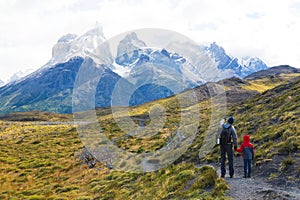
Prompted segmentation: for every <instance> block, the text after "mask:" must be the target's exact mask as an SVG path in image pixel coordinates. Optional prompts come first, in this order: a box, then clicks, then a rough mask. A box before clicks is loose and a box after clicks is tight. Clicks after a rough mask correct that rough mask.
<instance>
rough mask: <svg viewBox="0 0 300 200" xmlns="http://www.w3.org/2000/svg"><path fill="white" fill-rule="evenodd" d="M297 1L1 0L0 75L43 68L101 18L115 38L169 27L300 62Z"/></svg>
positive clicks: (238, 49)
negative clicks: (63, 40)
mask: <svg viewBox="0 0 300 200" xmlns="http://www.w3.org/2000/svg"><path fill="white" fill-rule="evenodd" d="M299 10H300V1H296V0H277V1H273V0H265V1H259V0H251V1H240V0H228V1H222V0H200V1H199V0H187V1H185V0H175V1H172V0H151V1H147V0H128V1H125V0H111V1H109V0H102V1H98V0H64V1H61V0H51V1H39V0H26V1H24V0H0V26H1V36H0V70H1V73H0V79H7V78H8V76H9V75H11V74H13V73H14V72H15V71H19V70H20V69H23V68H38V67H41V66H42V65H43V64H45V63H46V62H47V61H48V60H49V59H50V57H51V48H52V46H53V45H54V44H55V43H56V41H57V39H58V38H59V37H60V36H62V35H64V34H66V33H75V34H78V35H80V34H83V33H84V32H85V31H87V30H88V29H90V28H91V27H93V25H94V24H95V22H96V21H99V22H100V23H102V24H103V28H104V34H105V36H106V37H107V38H110V37H112V36H114V35H117V34H119V33H122V32H125V31H130V30H132V29H138V28H165V29H170V30H173V31H177V32H180V33H182V34H185V35H186V36H188V37H190V38H191V39H193V40H195V41H197V42H213V41H216V42H217V43H219V44H220V45H222V46H223V47H224V48H225V49H226V50H227V51H228V52H229V53H231V54H232V55H234V56H238V57H242V56H245V55H249V56H257V57H260V58H262V59H263V60H264V61H265V62H266V63H267V64H268V65H278V64H290V65H293V66H296V67H300V49H299V48H300V40H299V39H298V37H299V36H298V35H300V20H299V18H300V15H299V13H300V12H299Z"/></svg>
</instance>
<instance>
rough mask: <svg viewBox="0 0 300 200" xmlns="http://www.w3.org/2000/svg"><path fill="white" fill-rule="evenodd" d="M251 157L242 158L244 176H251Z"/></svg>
mask: <svg viewBox="0 0 300 200" xmlns="http://www.w3.org/2000/svg"><path fill="white" fill-rule="evenodd" d="M251 162H252V160H251V159H244V175H245V177H250V176H251Z"/></svg>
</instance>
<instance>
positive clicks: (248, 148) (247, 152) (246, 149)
mask: <svg viewBox="0 0 300 200" xmlns="http://www.w3.org/2000/svg"><path fill="white" fill-rule="evenodd" d="M236 151H237V152H240V153H243V158H244V178H250V177H251V164H252V160H253V158H254V147H253V144H251V143H250V136H249V135H248V134H246V135H244V141H243V143H242V144H241V146H240V148H238V149H236Z"/></svg>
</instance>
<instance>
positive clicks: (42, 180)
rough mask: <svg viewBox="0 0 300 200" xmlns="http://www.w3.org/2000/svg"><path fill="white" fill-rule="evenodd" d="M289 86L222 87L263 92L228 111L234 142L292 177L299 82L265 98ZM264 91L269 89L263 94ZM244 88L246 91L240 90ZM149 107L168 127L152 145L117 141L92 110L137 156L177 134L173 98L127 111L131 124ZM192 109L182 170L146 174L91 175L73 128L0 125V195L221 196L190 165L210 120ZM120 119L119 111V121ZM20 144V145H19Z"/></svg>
mask: <svg viewBox="0 0 300 200" xmlns="http://www.w3.org/2000/svg"><path fill="white" fill-rule="evenodd" d="M288 79H289V78H286V79H278V80H277V81H275V82H274V81H273V80H271V79H269V80H268V79H265V80H252V81H256V82H255V84H254V82H251V81H249V82H248V83H246V84H240V85H236V84H233V85H232V86H227V88H226V89H227V91H230V90H233V89H234V88H235V87H237V86H238V87H239V88H242V89H244V90H255V88H256V89H257V90H258V91H259V92H262V94H258V95H256V96H255V97H252V98H249V99H248V101H246V102H243V103H240V102H239V103H235V104H229V105H230V107H229V113H230V114H232V115H234V116H235V118H236V128H237V130H238V133H239V136H241V135H242V134H243V133H246V132H250V133H251V136H252V138H253V141H254V144H255V147H256V158H255V159H256V162H260V163H262V164H263V163H267V162H270V161H271V160H270V159H271V158H272V157H273V155H276V154H279V153H280V154H285V155H288V154H289V155H290V157H291V159H290V160H287V159H285V160H282V161H280V163H278V162H277V161H276V162H275V160H274V162H275V164H276V166H278V168H280V167H282V170H283V171H284V170H287V169H288V168H289V169H292V170H293V172H295V170H298V173H299V171H300V170H299V169H297V167H296V168H295V167H294V168H290V167H289V166H295V161H294V159H297V157H299V144H300V142H299V130H298V129H299V127H297V126H299V124H300V123H299V107H300V106H299V99H300V97H299V94H300V93H299V92H300V91H299V80H298V81H295V80H296V79H295V80H294V81H293V82H292V83H289V85H282V86H278V87H276V88H275V89H271V90H269V91H265V92H263V91H264V90H266V89H270V88H274V87H275V86H277V85H279V82H283V83H287V82H288ZM237 84H239V83H237ZM257 84H259V85H260V87H258V86H257ZM266 84H267V85H268V86H267V87H264V86H263V85H266ZM245 85H246V86H249V87H248V88H247V87H246V88H244V87H245ZM238 91H240V90H238ZM182 96H185V94H183V95H182ZM154 104H160V105H162V106H164V107H165V109H166V113H167V122H166V124H165V125H164V126H163V128H162V129H161V130H159V133H158V134H157V135H156V136H155V137H153V138H150V140H149V138H148V139H145V140H143V139H139V138H138V139H137V138H133V137H129V138H128V137H122V136H123V135H124V132H123V131H122V130H121V129H120V128H119V127H118V126H117V124H116V122H115V121H114V119H113V117H112V114H111V112H110V109H103V110H98V113H99V115H100V117H99V119H100V121H101V123H102V126H103V129H104V130H105V133H106V134H107V136H108V137H109V138H111V139H117V140H116V143H117V144H118V145H119V146H121V147H124V148H125V149H127V150H128V151H132V152H135V153H139V152H143V151H154V150H157V149H159V148H160V147H162V146H164V145H165V144H166V142H167V140H168V137H169V136H170V134H171V133H172V132H173V131H174V130H175V129H176V123H178V122H179V121H180V109H179V107H178V102H177V100H176V98H175V97H170V98H167V99H162V100H158V101H155V102H149V103H147V104H145V105H142V106H139V107H133V108H132V109H131V110H130V114H131V117H132V119H133V120H134V121H136V123H138V119H140V118H142V119H144V122H145V123H146V124H147V123H149V116H148V114H149V113H148V112H149V108H150V107H151V106H152V105H154ZM198 106H199V108H200V113H201V119H200V125H199V127H198V134H197V136H196V138H195V140H194V142H193V143H192V144H191V146H190V148H189V149H188V151H187V152H186V153H185V154H184V155H183V156H182V157H181V158H180V159H178V160H177V163H181V164H179V165H171V166H168V167H166V168H164V169H162V170H160V171H158V172H151V173H146V174H132V173H122V172H114V171H108V170H107V169H105V167H103V166H101V165H99V164H98V165H96V168H98V169H100V170H95V169H93V170H89V169H87V166H85V165H80V162H79V161H78V160H75V159H74V155H75V154H78V153H79V152H80V150H81V149H82V144H81V141H80V139H79V138H78V135H77V133H76V130H75V128H74V127H72V126H71V125H67V124H66V125H63V124H61V125H51V126H45V125H41V124H33V122H23V123H18V122H15V123H12V124H10V123H6V122H1V130H0V135H1V138H0V166H1V167H0V177H1V179H0V184H1V187H0V196H1V195H2V196H1V197H4V198H7V197H15V198H16V199H24V198H29V199H30V198H32V199H34V197H35V198H36V199H38V198H39V197H40V198H44V197H47V198H49V199H55V198H68V199H70V198H71V199H76V198H78V199H79V198H80V197H82V199H84V196H85V197H86V199H90V198H96V199H97V198H98V199H105V198H106V199H112V198H115V199H129V198H131V199H132V198H136V199H147V198H148V199H149V198H152V197H154V199H155V198H156V199H172V198H179V199H182V198H192V197H195V198H209V197H211V198H216V197H221V196H222V194H223V192H224V190H225V189H226V187H227V186H226V184H224V182H223V181H222V180H220V179H218V178H217V176H216V172H215V171H214V170H213V169H212V168H209V167H205V168H202V169H196V168H194V167H193V165H191V164H189V163H190V162H192V163H195V162H199V158H198V152H199V149H200V147H201V145H202V143H203V138H204V136H205V134H206V131H205V130H206V127H207V126H208V124H209V120H210V111H211V110H210V101H209V100H204V101H202V102H200V103H199V105H198ZM186 110H187V111H190V112H192V111H194V107H193V106H189V107H187V108H186ZM126 115H127V114H126V113H124V112H123V113H122V112H121V113H120V115H119V117H120V118H122V117H125V116H126ZM262 119H263V120H262ZM48 120H51V119H48ZM25 136H26V137H25ZM23 137H25V138H24V139H23V141H22V142H20V141H21V140H20V138H23ZM240 138H241V137H240ZM149 141H150V142H149ZM274 141H276V142H274ZM218 158H219V154H218V148H214V149H213V150H212V152H211V154H209V155H208V156H207V157H206V160H207V161H216V160H218ZM182 161H184V162H183V163H182ZM271 162H272V161H271ZM184 163H187V164H184ZM298 163H299V162H298ZM280 165H282V166H280ZM287 171H288V170H287ZM49 174H51V176H49ZM280 175H282V171H278V173H277V174H276V172H273V173H272V174H271V175H270V176H272V177H278V176H280ZM207 176H208V177H207ZM291 180H292V181H295V179H291ZM205 181H208V183H206V182H205ZM218 191H219V192H218Z"/></svg>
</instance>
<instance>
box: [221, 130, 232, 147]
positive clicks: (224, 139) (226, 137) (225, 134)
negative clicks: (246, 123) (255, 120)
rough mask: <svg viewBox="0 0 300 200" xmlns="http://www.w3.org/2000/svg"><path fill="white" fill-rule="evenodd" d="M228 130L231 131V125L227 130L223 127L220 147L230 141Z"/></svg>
mask: <svg viewBox="0 0 300 200" xmlns="http://www.w3.org/2000/svg"><path fill="white" fill-rule="evenodd" d="M230 129H231V125H230V126H229V127H228V128H225V127H224V126H223V128H222V131H221V134H220V145H223V146H224V145H226V144H227V143H229V142H230V141H231V135H230Z"/></svg>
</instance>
